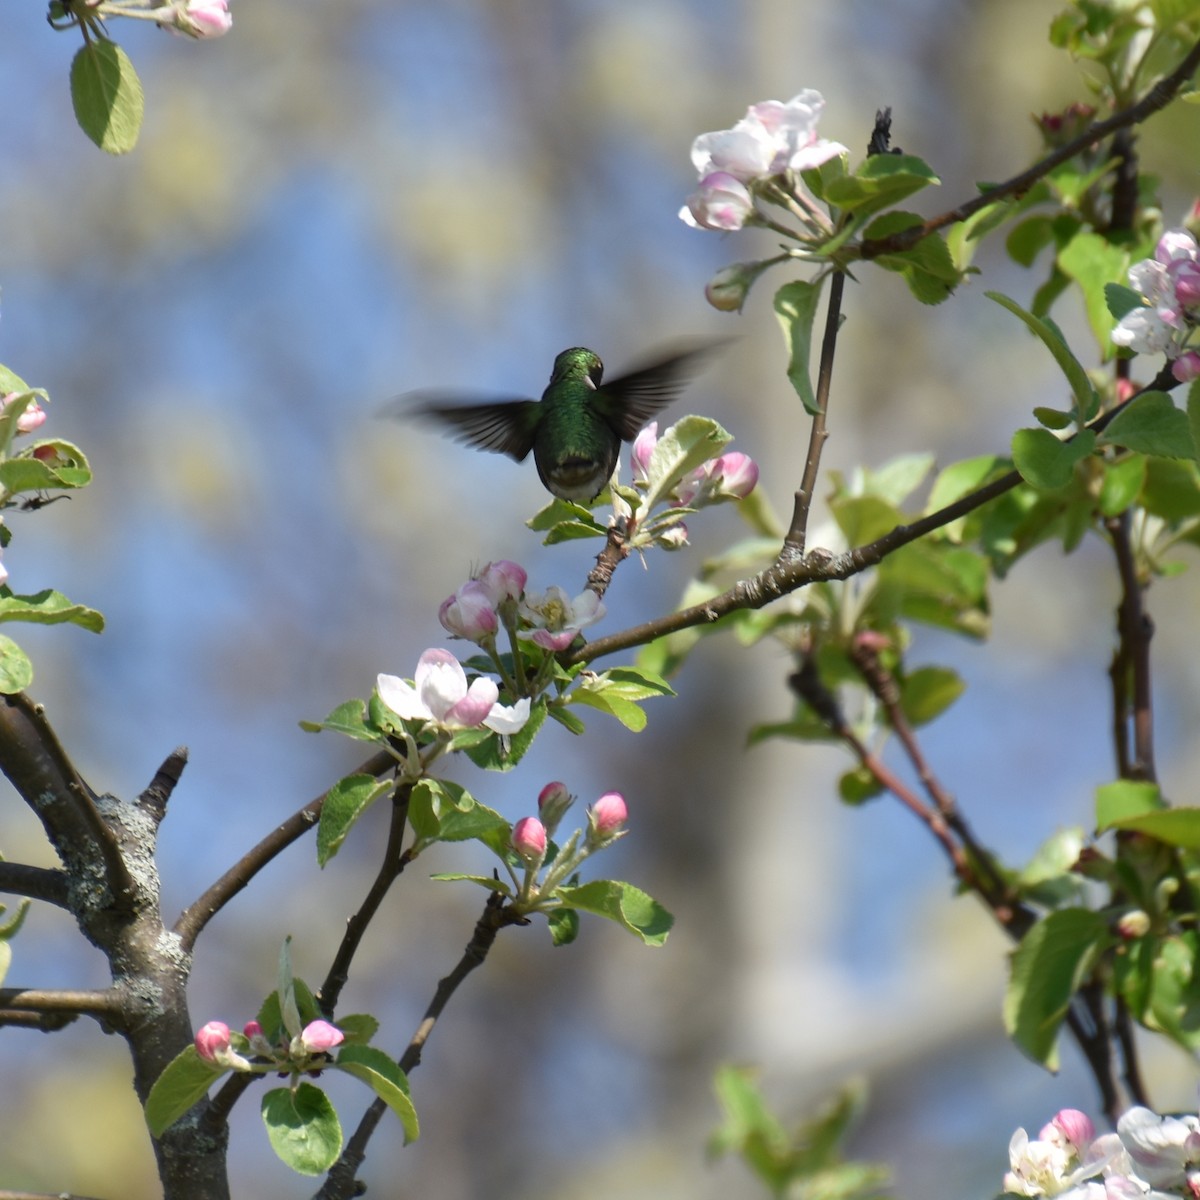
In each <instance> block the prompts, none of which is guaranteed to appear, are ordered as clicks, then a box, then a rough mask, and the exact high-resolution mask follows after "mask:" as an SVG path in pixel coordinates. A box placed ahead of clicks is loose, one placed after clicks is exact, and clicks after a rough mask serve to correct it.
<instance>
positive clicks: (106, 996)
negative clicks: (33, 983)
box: [0, 987, 123, 1028]
mask: <svg viewBox="0 0 1200 1200" xmlns="http://www.w3.org/2000/svg"><path fill="white" fill-rule="evenodd" d="M0 1009H9V1010H11V1011H13V1012H39V1013H68V1014H70V1015H71V1016H86V1017H97V1018H99V1019H100V1021H101V1024H104V1025H107V1026H109V1027H110V1028H111V1027H119V1026H120V1025H121V1024H122V1019H123V1018H122V1012H121V998H120V995H119V994H118V993H117V991H116V990H115V989H112V988H109V989H107V990H105V991H102V992H101V991H71V990H69V989H59V988H52V989H49V990H46V989H39V988H20V987H11V988H0Z"/></svg>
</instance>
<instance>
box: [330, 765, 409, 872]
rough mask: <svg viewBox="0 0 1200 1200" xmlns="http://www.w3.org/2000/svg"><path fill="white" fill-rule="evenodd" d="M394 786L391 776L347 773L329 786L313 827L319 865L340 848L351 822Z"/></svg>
mask: <svg viewBox="0 0 1200 1200" xmlns="http://www.w3.org/2000/svg"><path fill="white" fill-rule="evenodd" d="M395 787H396V784H395V781H394V780H391V779H376V778H375V776H374V775H347V776H346V777H345V778H344V779H339V780H338V781H337V783H335V784H334V785H333V787H331V788H330V789H329V792H328V794H327V795H326V797H325V803H324V804H323V805H322V806H321V820H320V824H319V825H318V826H317V862H318V863H319V864H320V865H321V866H322V867H323V866H325V864H326V863H327V862H329V860H330V859H331V858H333V856H334V855H335V854H337V852H338V851H339V850H340V849H341V848H342V843H343V842H344V841H345V840H346V835H347V834H348V833H349V832H350V830H351V829H352V828H353V827H354V823H355V821H357V820H358V818H359V817H361V816H362V815H363V813H365V812H366V811H367V809H368V808H370V807H371V805H372V804H374V803H375V801H376V800H378V799H380V798H381V797H383V796H386V795H388V794H389V793H390V792H391V791H393V790H394V789H395Z"/></svg>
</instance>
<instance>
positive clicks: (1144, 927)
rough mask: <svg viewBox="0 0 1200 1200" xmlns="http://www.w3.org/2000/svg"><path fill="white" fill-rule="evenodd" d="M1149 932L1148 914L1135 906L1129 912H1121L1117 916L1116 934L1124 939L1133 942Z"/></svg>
mask: <svg viewBox="0 0 1200 1200" xmlns="http://www.w3.org/2000/svg"><path fill="white" fill-rule="evenodd" d="M1149 932H1150V914H1149V913H1146V912H1143V911H1142V910H1141V909H1140V908H1135V909H1133V910H1132V911H1131V912H1127V913H1122V914H1121V915H1120V916H1119V917H1118V918H1117V936H1118V937H1120V938H1122V939H1123V940H1124V941H1127V942H1133V941H1136V940H1137V939H1138V938H1140V937H1145V936H1146V934H1148V933H1149Z"/></svg>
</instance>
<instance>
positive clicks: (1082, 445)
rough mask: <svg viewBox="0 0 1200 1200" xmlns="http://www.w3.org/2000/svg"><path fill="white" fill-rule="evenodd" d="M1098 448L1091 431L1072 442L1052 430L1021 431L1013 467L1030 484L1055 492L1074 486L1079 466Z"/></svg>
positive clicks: (1016, 436)
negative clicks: (1059, 437) (1076, 468)
mask: <svg viewBox="0 0 1200 1200" xmlns="http://www.w3.org/2000/svg"><path fill="white" fill-rule="evenodd" d="M1095 445H1096V435H1095V434H1094V433H1093V432H1092V431H1091V430H1090V429H1085V430H1083V431H1082V432H1081V433H1079V434H1078V435H1077V436H1076V437H1074V438H1073V439H1072V440H1071V441H1069V442H1064V441H1060V440H1059V439H1058V438H1056V437H1055V436H1054V434H1052V433H1051V432H1050V431H1049V430H1048V429H1040V428H1039V429H1018V430H1017V432H1016V433H1014V434H1013V439H1012V457H1013V465H1014V466H1015V467H1016V468H1017V470H1018V471H1020V472H1021V478H1022V479H1024V480H1025V481H1026V482H1027V483H1030V484H1032V485H1033V486H1034V487H1035V488H1039V489H1040V490H1042V491H1047V492H1053V491H1057V490H1058V489H1059V488H1063V487H1066V486H1067V484H1069V483H1070V482H1071V479H1072V477H1073V475H1074V473H1075V464H1076V463H1077V462H1079V461H1080V460H1081V459H1084V458H1086V457H1087V456H1088V455H1089V454H1091V452H1092V450H1093V449H1094V448H1095Z"/></svg>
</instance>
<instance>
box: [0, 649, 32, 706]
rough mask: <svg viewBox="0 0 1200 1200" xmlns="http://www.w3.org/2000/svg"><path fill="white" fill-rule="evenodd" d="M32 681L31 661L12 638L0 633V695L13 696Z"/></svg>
mask: <svg viewBox="0 0 1200 1200" xmlns="http://www.w3.org/2000/svg"><path fill="white" fill-rule="evenodd" d="M32 682H33V663H31V662H30V661H29V656H28V655H27V654H26V653H25V651H24V650H22V649H21V647H20V646H18V645H17V643H16V642H14V641H13V640H12V638H9V637H5V636H4V635H3V634H0V695H4V696H15V695H16V694H17V692H23V691H24V690H25V689H26V688H27V687H28V686H29V685H30V684H31V683H32Z"/></svg>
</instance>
